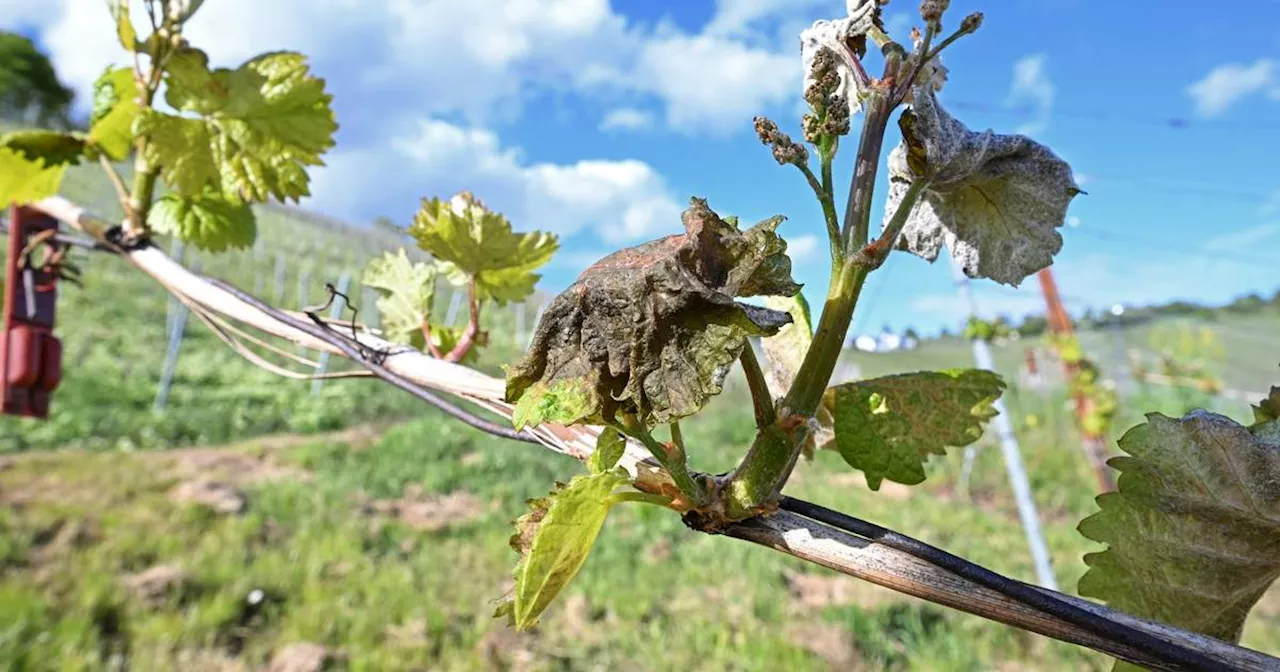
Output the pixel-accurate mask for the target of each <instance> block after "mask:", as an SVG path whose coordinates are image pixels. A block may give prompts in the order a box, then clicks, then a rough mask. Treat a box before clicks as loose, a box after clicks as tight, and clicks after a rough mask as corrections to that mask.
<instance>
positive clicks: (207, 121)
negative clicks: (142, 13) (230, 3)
mask: <svg viewBox="0 0 1280 672" xmlns="http://www.w3.org/2000/svg"><path fill="white" fill-rule="evenodd" d="M165 81H166V84H167V85H168V89H167V91H166V94H165V99H166V100H167V101H168V102H169V104H170V105H172V106H173V107H174V108H176V109H178V110H182V111H186V112H192V113H195V114H197V115H199V116H200V122H201V123H202V124H203V125H204V126H205V129H204V131H203V136H207V138H206V137H203V136H202V134H201V133H200V132H197V131H195V130H190V129H188V130H183V131H182V132H181V135H182V136H183V137H185V138H188V139H191V140H192V142H194V140H195V139H202V140H204V139H207V143H208V150H207V151H208V152H209V153H210V155H211V159H212V165H213V166H214V167H215V175H213V176H208V175H206V170H205V169H204V168H202V169H201V170H200V171H199V174H200V176H201V177H205V178H206V179H207V180H208V181H209V182H210V183H211V184H212V186H213V187H214V188H217V189H219V190H220V191H222V192H223V193H224V194H225V195H226V196H227V197H228V198H238V199H241V200H245V201H250V202H262V201H266V200H268V199H271V198H275V199H278V200H290V199H292V200H295V201H297V200H299V199H300V198H301V197H303V196H307V195H310V193H311V192H310V186H309V185H310V181H309V180H310V178H309V177H308V176H307V172H306V169H307V167H308V166H319V165H323V162H322V161H321V159H320V156H321V155H322V154H323V153H324V152H326V151H328V150H329V149H330V148H331V147H333V144H334V141H333V134H334V133H335V132H336V131H337V128H338V124H337V121H336V120H335V119H334V115H333V110H332V109H331V107H330V104H331V102H332V98H333V97H332V96H331V95H330V94H328V93H326V92H325V90H324V84H325V82H324V80H323V79H321V78H318V77H315V76H312V75H311V74H310V70H309V66H308V65H307V61H306V57H305V56H303V55H301V54H298V53H294V52H287V51H280V52H272V53H267V54H262V55H260V56H256V57H254V58H252V59H250V60H249V61H246V62H245V63H244V64H243V65H241V66H240V67H239V68H236V69H234V70H232V69H227V68H217V69H213V70H210V69H209V68H208V57H207V56H206V55H205V54H204V53H203V52H201V51H199V50H196V49H189V48H188V49H184V50H182V51H180V52H177V53H175V54H174V56H173V58H172V60H171V63H170V66H169V69H168V74H167V76H166V80H165ZM203 151H204V150H202V152H201V154H202V156H201V161H200V162H201V164H203V163H204V160H203ZM169 158H173V157H169ZM202 186H203V185H202Z"/></svg>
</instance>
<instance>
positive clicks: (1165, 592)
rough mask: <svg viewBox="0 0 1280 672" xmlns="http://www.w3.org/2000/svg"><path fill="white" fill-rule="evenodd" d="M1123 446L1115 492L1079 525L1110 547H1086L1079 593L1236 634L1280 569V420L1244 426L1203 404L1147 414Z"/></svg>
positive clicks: (1217, 633)
mask: <svg viewBox="0 0 1280 672" xmlns="http://www.w3.org/2000/svg"><path fill="white" fill-rule="evenodd" d="M1120 448H1121V449H1122V450H1123V451H1124V452H1125V453H1128V455H1126V456H1120V457H1114V458H1112V459H1111V460H1110V461H1108V464H1110V465H1111V466H1113V467H1115V468H1116V469H1118V470H1119V471H1120V472H1121V473H1120V477H1119V479H1118V482H1117V486H1118V488H1117V491H1116V492H1109V493H1105V494H1103V495H1100V496H1099V497H1098V498H1097V502H1098V506H1099V509H1100V510H1099V511H1098V512H1097V513H1095V514H1093V515H1091V516H1089V517H1088V518H1085V519H1084V520H1083V521H1081V523H1080V526H1079V530H1080V533H1081V534H1083V535H1084V536H1085V537H1087V538H1089V539H1092V540H1094V541H1098V542H1102V543H1105V544H1107V545H1108V546H1109V548H1108V549H1107V550H1105V551H1102V552H1100V553H1090V554H1088V555H1086V556H1085V557H1084V560H1085V563H1086V564H1087V565H1089V570H1088V571H1087V572H1085V574H1084V576H1083V577H1081V579H1080V586H1079V589H1080V594H1081V595H1084V596H1087V597H1096V598H1099V599H1103V600H1106V601H1107V602H1108V603H1109V604H1110V605H1111V606H1112V607H1115V608H1117V609H1120V610H1122V611H1125V612H1128V613H1131V614H1134V615H1136V616H1142V617H1144V618H1150V619H1154V620H1157V621H1161V622H1164V623H1167V624H1169V625H1173V626H1176V627H1180V628H1185V629H1188V630H1193V631H1195V632H1200V633H1203V634H1206V635H1210V636H1212V637H1217V638H1219V639H1223V640H1227V641H1230V642H1237V641H1239V639H1240V632H1241V629H1242V628H1243V626H1244V622H1245V618H1246V616H1247V615H1248V613H1249V610H1250V609H1251V608H1252V607H1253V605H1254V603H1256V602H1257V601H1258V599H1259V598H1260V597H1261V596H1262V594H1263V593H1265V592H1266V591H1267V588H1268V587H1269V586H1270V585H1271V584H1272V583H1273V582H1274V581H1275V580H1276V578H1277V577H1278V576H1280V421H1274V420H1273V421H1271V422H1269V423H1265V424H1262V425H1258V426H1255V427H1253V428H1246V427H1243V426H1241V425H1240V424H1238V423H1236V422H1235V421H1233V420H1231V419H1230V418H1227V417H1224V416H1221V415H1218V414H1216V413H1210V412H1208V411H1203V410H1196V411H1192V412H1191V413H1188V414H1187V415H1185V416H1183V417H1182V418H1177V419H1175V418H1169V417H1166V416H1164V415H1161V414H1159V413H1150V414H1148V415H1147V422H1146V423H1144V424H1141V425H1138V426H1136V427H1134V428H1133V429H1130V430H1129V431H1128V432H1126V433H1125V435H1124V436H1123V437H1121V439H1120ZM1120 668H1123V669H1139V668H1134V667H1126V666H1124V665H1121V666H1120ZM1120 668H1118V669H1120Z"/></svg>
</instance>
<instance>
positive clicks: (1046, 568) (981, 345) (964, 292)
mask: <svg viewBox="0 0 1280 672" xmlns="http://www.w3.org/2000/svg"><path fill="white" fill-rule="evenodd" d="M951 270H952V274H953V275H954V276H955V282H956V286H957V287H959V289H960V294H961V296H962V297H963V298H964V299H965V302H966V303H967V304H968V305H969V314H970V315H972V316H977V315H978V302H977V299H975V298H974V296H973V290H972V289H971V288H970V287H969V278H968V277H967V276H965V274H964V271H963V270H961V268H960V265H959V264H958V263H956V262H955V261H954V260H952V264H951ZM972 344H973V360H974V364H975V365H976V366H977V367H978V368H979V369H986V370H987V371H995V370H996V369H995V364H994V362H993V361H992V359H991V349H990V347H989V346H988V345H987V342H986V341H984V340H982V339H981V338H974V339H973V340H972ZM992 407H993V408H994V409H995V410H996V417H994V418H992V420H991V422H992V423H993V424H994V425H995V427H996V435H997V436H998V437H999V438H1000V451H1001V452H1002V453H1003V454H1004V464H1005V469H1006V470H1007V471H1008V473H1009V484H1010V485H1011V486H1012V487H1013V496H1014V499H1015V501H1016V502H1017V504H1018V518H1020V519H1021V520H1022V529H1023V530H1024V531H1025V532H1026V535H1027V545H1028V546H1030V547H1031V559H1032V561H1033V562H1034V563H1035V567H1036V577H1037V580H1038V583H1039V584H1040V586H1041V587H1044V588H1048V589H1049V590H1057V589H1058V580H1057V578H1055V577H1054V574H1053V564H1052V562H1051V561H1050V560H1049V549H1048V546H1047V545H1046V544H1045V541H1044V534H1043V533H1042V532H1041V530H1040V513H1039V511H1037V510H1036V502H1035V498H1034V497H1032V495H1031V483H1030V482H1029V481H1028V479H1027V471H1026V469H1025V468H1024V467H1023V464H1022V451H1021V449H1020V448H1019V447H1018V438H1017V436H1015V435H1014V433H1013V426H1012V424H1011V423H1010V422H1009V411H1008V409H1007V408H1005V405H1004V399H1003V398H998V399H996V400H995V402H994V403H992ZM974 453H975V447H974V446H972V445H971V446H968V447H967V448H966V449H965V455H964V460H965V469H966V471H968V470H969V469H971V468H972V464H973V459H974Z"/></svg>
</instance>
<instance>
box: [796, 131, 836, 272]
mask: <svg viewBox="0 0 1280 672" xmlns="http://www.w3.org/2000/svg"><path fill="white" fill-rule="evenodd" d="M818 154H819V159H820V161H821V162H822V181H821V182H819V181H818V176H817V175H814V174H813V170H812V169H811V168H809V166H807V165H805V164H803V163H797V164H795V165H796V167H797V168H799V169H800V172H802V173H804V177H805V179H806V180H808V182H809V187H810V188H812V189H813V195H814V196H817V197H818V203H819V204H821V205H822V219H823V221H825V222H826V224H827V238H828V239H829V240H830V242H831V263H832V264H839V263H840V258H841V255H843V254H844V250H843V249H842V246H841V245H840V224H839V223H838V222H837V217H836V202H835V198H833V197H832V195H831V160H830V159H828V158H826V155H825V154H824V153H823V151H822V150H821V149H819V150H818Z"/></svg>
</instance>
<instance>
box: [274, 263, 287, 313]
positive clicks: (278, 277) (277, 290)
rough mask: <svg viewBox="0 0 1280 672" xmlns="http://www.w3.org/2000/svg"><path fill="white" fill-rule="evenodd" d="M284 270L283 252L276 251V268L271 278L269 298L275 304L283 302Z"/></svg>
mask: <svg viewBox="0 0 1280 672" xmlns="http://www.w3.org/2000/svg"><path fill="white" fill-rule="evenodd" d="M285 270H286V266H285V260H284V253H283V252H277V253H276V269H275V273H274V275H273V276H272V279H271V298H272V300H273V301H275V304H276V305H277V306H279V305H283V304H284V282H285Z"/></svg>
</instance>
